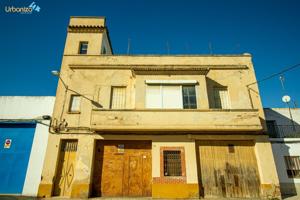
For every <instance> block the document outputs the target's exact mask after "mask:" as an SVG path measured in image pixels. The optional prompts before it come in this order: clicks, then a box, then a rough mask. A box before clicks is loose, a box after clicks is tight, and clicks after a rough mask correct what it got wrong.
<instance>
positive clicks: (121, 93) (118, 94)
mask: <svg viewBox="0 0 300 200" xmlns="http://www.w3.org/2000/svg"><path fill="white" fill-rule="evenodd" d="M125 106H126V87H113V88H112V100H111V108H112V109H124V108H125Z"/></svg>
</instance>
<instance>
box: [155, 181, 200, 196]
mask: <svg viewBox="0 0 300 200" xmlns="http://www.w3.org/2000/svg"><path fill="white" fill-rule="evenodd" d="M152 198H199V188H198V184H184V183H183V184H153V185H152Z"/></svg>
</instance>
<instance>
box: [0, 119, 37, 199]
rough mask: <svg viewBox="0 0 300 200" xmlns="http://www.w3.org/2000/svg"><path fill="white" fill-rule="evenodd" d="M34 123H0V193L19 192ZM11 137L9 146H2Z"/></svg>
mask: <svg viewBox="0 0 300 200" xmlns="http://www.w3.org/2000/svg"><path fill="white" fill-rule="evenodd" d="M35 127H36V124H34V123H22V124H16V123H2V124H1V123H0V194H21V193H22V190H23V186H24V181H25V176H26V171H27V166H28V161H29V156H30V152H31V146H32V141H33V136H34V132H35ZM6 139H11V140H12V142H11V146H10V148H4V144H5V140H6Z"/></svg>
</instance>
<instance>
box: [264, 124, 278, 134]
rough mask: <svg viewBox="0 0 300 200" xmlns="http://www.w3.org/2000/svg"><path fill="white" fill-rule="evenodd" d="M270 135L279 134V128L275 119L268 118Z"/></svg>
mask: <svg viewBox="0 0 300 200" xmlns="http://www.w3.org/2000/svg"><path fill="white" fill-rule="evenodd" d="M266 123H267V128H268V133H269V136H270V137H272V138H274V137H277V136H278V128H277V124H276V121H275V120H266Z"/></svg>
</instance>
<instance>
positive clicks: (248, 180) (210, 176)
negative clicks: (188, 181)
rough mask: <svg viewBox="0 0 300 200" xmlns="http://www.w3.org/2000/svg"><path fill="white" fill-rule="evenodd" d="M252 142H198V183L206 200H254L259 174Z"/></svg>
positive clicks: (257, 193)
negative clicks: (222, 199) (212, 199)
mask: <svg viewBox="0 0 300 200" xmlns="http://www.w3.org/2000/svg"><path fill="white" fill-rule="evenodd" d="M253 145H254V144H253V142H251V141H199V142H198V152H197V153H198V156H199V157H198V169H199V184H200V185H201V188H202V189H203V190H204V191H203V194H204V197H207V198H220V197H231V198H243V197H248V198H257V197H259V191H260V190H259V188H260V182H259V175H258V169H257V162H256V157H255V154H254V149H253Z"/></svg>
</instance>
